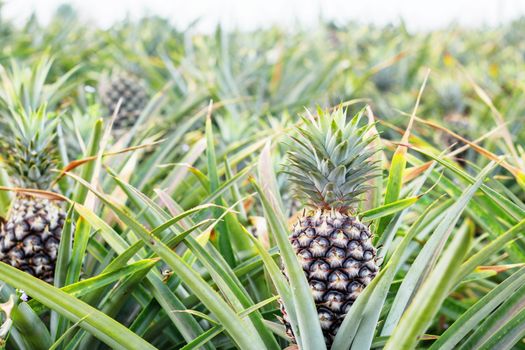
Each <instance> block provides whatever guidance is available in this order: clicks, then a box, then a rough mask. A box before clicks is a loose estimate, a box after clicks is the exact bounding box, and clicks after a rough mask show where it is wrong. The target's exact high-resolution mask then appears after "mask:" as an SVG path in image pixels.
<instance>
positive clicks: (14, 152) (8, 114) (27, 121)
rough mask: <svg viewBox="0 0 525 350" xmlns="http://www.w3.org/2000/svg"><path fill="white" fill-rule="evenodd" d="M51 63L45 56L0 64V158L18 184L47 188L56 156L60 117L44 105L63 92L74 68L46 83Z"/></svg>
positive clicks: (53, 103)
mask: <svg viewBox="0 0 525 350" xmlns="http://www.w3.org/2000/svg"><path fill="white" fill-rule="evenodd" d="M51 64H52V60H50V59H47V58H44V59H42V60H40V61H39V62H37V64H36V65H35V66H33V67H29V66H24V67H21V66H19V65H18V64H17V62H15V61H13V62H12V64H11V66H10V67H9V68H8V69H5V68H4V67H2V66H0V136H1V141H0V160H1V161H2V163H3V166H4V167H5V169H6V170H7V172H8V174H9V175H10V176H11V178H12V180H13V182H14V184H16V185H17V186H22V187H28V188H36V189H49V186H50V184H51V178H52V173H51V169H53V168H55V166H56V163H57V160H58V152H57V147H56V129H57V124H58V120H59V119H58V117H57V116H56V114H55V113H48V112H47V106H48V104H49V103H51V104H52V105H53V106H54V105H55V104H56V103H57V102H58V101H60V98H61V97H62V96H64V94H65V92H66V91H67V89H65V88H64V83H65V80H66V79H67V78H68V77H69V76H70V74H72V72H73V71H70V72H68V73H66V74H65V75H64V76H62V77H61V78H60V79H59V80H57V81H56V82H54V83H52V84H46V80H47V77H48V74H49V70H50V68H51Z"/></svg>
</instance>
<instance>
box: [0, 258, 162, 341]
mask: <svg viewBox="0 0 525 350" xmlns="http://www.w3.org/2000/svg"><path fill="white" fill-rule="evenodd" d="M0 274H1V275H2V280H3V281H5V282H6V283H8V284H10V285H12V286H14V287H16V288H19V289H23V290H24V291H25V292H26V293H27V294H28V295H30V296H31V297H33V298H35V299H37V300H38V301H39V302H41V303H42V304H44V305H45V306H47V307H49V308H50V309H53V310H55V311H56V312H58V313H60V314H61V315H63V316H65V317H66V318H67V319H69V320H70V321H71V322H78V321H79V320H81V319H82V318H85V320H84V321H82V322H81V323H80V327H82V328H83V329H85V330H86V331H87V332H89V333H91V334H93V336H95V337H97V338H98V339H100V340H101V341H103V342H104V343H106V344H107V345H108V346H110V347H113V348H125V349H137V350H139V349H155V347H153V346H152V345H151V344H149V343H148V342H146V341H145V340H144V339H142V338H141V337H139V336H137V335H136V334H135V333H133V332H131V331H129V330H128V329H127V328H126V327H124V326H123V325H121V324H120V323H118V322H117V321H115V320H113V319H112V318H111V317H108V316H106V315H104V314H103V313H102V312H100V311H98V310H97V309H95V308H93V307H92V306H89V305H87V304H85V303H84V302H82V301H80V300H78V299H76V298H74V297H72V296H70V295H69V294H67V293H65V292H63V291H61V290H60V289H57V288H54V287H52V286H50V285H49V284H47V283H46V282H43V281H41V280H39V279H37V278H35V277H33V276H31V275H28V274H26V273H23V272H21V271H19V270H17V269H15V268H14V267H11V266H9V265H6V264H4V263H2V262H0Z"/></svg>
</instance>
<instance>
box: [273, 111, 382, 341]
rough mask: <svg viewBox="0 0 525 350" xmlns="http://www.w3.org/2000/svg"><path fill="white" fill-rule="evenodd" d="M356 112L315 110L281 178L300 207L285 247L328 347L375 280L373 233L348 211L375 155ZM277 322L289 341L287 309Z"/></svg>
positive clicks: (372, 167)
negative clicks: (306, 287)
mask: <svg viewBox="0 0 525 350" xmlns="http://www.w3.org/2000/svg"><path fill="white" fill-rule="evenodd" d="M359 119H360V114H359V115H357V116H355V117H354V118H353V119H351V120H350V121H347V120H346V112H345V111H344V110H342V109H338V110H336V111H335V112H333V113H331V114H330V113H322V112H319V117H318V118H317V119H314V118H313V117H311V116H310V117H303V122H304V126H303V127H300V128H298V136H297V137H294V138H293V140H294V142H293V144H292V145H291V146H290V148H291V150H290V151H289V167H288V169H287V171H286V173H287V174H288V175H289V177H290V181H292V183H293V184H294V190H295V192H296V196H297V197H298V198H300V199H301V202H303V203H307V205H308V206H309V207H310V210H305V211H304V212H303V214H302V216H300V217H299V219H298V220H297V222H296V223H295V225H294V226H293V230H292V234H291V236H290V242H291V244H292V246H293V247H294V250H295V252H296V254H297V257H298V259H299V261H300V263H301V264H302V266H303V270H304V272H305V274H306V277H307V279H308V282H309V284H310V287H311V289H312V294H313V297H314V300H315V303H316V306H317V312H318V314H319V320H320V323H321V328H322V329H323V333H324V336H325V341H326V343H327V345H328V346H330V345H331V343H332V342H333V339H334V337H335V334H336V332H337V330H338V328H339V326H340V325H341V323H342V320H343V318H344V316H345V315H346V313H347V312H348V310H349V308H350V307H351V306H352V304H353V303H354V301H355V300H356V298H357V297H358V296H359V294H360V293H361V291H362V290H363V288H365V287H366V286H367V285H368V284H369V283H370V281H371V280H372V278H374V276H375V275H376V274H377V271H378V265H377V263H376V259H375V256H376V249H375V248H374V246H373V245H372V242H371V237H372V233H371V232H370V230H369V228H368V227H367V226H365V225H363V224H362V223H361V222H360V221H359V219H358V217H357V216H356V215H355V213H354V212H353V210H354V205H355V204H356V203H358V202H359V198H358V197H359V195H360V194H362V193H363V192H365V191H366V190H367V189H368V186H367V185H366V183H367V180H369V179H371V178H372V177H374V176H376V175H377V171H378V167H377V166H376V164H375V163H373V162H372V161H371V160H370V156H371V155H372V154H373V153H374V152H375V150H374V149H372V147H371V146H370V143H371V141H372V140H373V138H372V137H367V136H365V135H366V132H367V131H368V130H369V127H366V126H364V127H360V126H359V125H358V124H359ZM281 309H282V311H283V315H284V317H283V320H284V323H285V325H286V328H287V333H288V335H289V336H290V337H292V339H293V334H292V329H291V327H290V324H289V322H288V316H287V315H286V310H284V309H283V308H281Z"/></svg>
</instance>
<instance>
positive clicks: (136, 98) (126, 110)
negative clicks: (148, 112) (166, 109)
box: [100, 75, 148, 130]
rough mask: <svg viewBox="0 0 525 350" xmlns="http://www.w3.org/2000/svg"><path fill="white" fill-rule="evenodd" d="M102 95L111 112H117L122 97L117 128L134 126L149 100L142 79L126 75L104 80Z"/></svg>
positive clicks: (116, 121) (101, 89) (115, 125)
mask: <svg viewBox="0 0 525 350" xmlns="http://www.w3.org/2000/svg"><path fill="white" fill-rule="evenodd" d="M100 95H101V100H102V102H103V104H104V105H105V107H106V108H107V109H108V111H109V113H110V114H113V113H114V112H115V109H116V108H117V105H118V102H119V100H120V99H122V104H121V105H120V109H119V111H118V115H117V118H116V119H115V124H114V128H115V129H117V130H119V129H127V128H130V127H132V126H133V125H134V124H135V122H136V121H137V119H138V118H139V117H140V114H141V113H142V111H143V110H144V108H145V107H146V104H147V102H148V96H147V93H146V90H145V89H144V87H143V86H142V85H141V83H140V81H139V80H138V79H136V78H134V77H128V76H126V75H120V76H117V77H115V78H113V79H111V80H109V81H106V82H104V83H103V84H102V85H101V88H100Z"/></svg>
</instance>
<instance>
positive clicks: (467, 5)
mask: <svg viewBox="0 0 525 350" xmlns="http://www.w3.org/2000/svg"><path fill="white" fill-rule="evenodd" d="M5 1H6V5H5V12H4V16H6V17H8V18H13V19H18V20H19V21H21V20H22V19H24V18H27V16H29V14H30V13H31V12H32V11H35V12H36V13H37V15H38V16H39V18H40V19H41V20H42V21H44V22H45V21H46V20H48V19H49V18H50V16H51V14H52V13H53V11H54V9H55V8H56V7H57V6H58V5H60V4H62V3H64V2H68V3H71V4H73V5H74V6H75V7H76V8H77V9H78V10H79V11H80V12H81V13H82V14H83V16H85V17H86V18H89V19H91V20H93V21H95V22H96V23H98V24H99V25H101V26H108V25H110V24H111V23H113V22H114V21H116V20H119V19H122V18H123V17H125V16H126V14H129V15H130V16H131V17H132V18H134V17H140V16H141V15H143V14H146V13H149V14H160V15H162V16H164V17H168V18H171V19H172V21H173V23H174V24H176V25H177V26H180V28H183V27H184V26H185V25H187V24H189V23H190V22H192V21H193V20H195V19H196V18H201V21H200V24H199V26H200V29H202V30H210V29H212V28H213V27H214V26H215V24H216V23H217V22H221V23H223V24H224V25H225V26H227V27H232V26H238V27H241V28H244V29H253V28H257V27H259V26H264V25H267V24H271V23H279V24H282V25H293V24H295V23H297V22H299V23H301V24H304V25H308V24H312V23H316V22H317V20H318V18H319V16H320V15H322V16H323V17H324V18H327V19H334V20H341V21H344V20H348V19H354V20H359V21H363V22H373V23H379V24H384V23H389V22H392V21H394V22H396V21H399V19H400V18H403V20H404V21H405V22H406V23H407V25H408V27H409V29H434V28H440V27H444V26H446V25H448V24H449V23H451V22H458V23H460V24H462V25H466V26H476V25H483V24H488V25H497V24H500V23H502V22H506V21H508V20H511V19H514V18H516V17H518V16H520V15H521V16H523V15H525V1H524V0H439V1H435V0H434V1H427V0H361V1H356V0H87V1H86V0H70V1H64V0H5Z"/></svg>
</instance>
